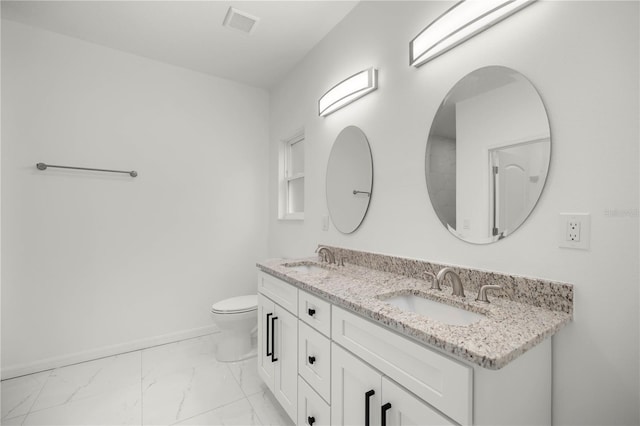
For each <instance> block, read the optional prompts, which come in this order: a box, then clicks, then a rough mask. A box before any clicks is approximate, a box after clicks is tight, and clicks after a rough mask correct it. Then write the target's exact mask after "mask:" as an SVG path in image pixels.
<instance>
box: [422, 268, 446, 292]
mask: <svg viewBox="0 0 640 426" xmlns="http://www.w3.org/2000/svg"><path fill="white" fill-rule="evenodd" d="M423 275H424V276H425V278H426V277H429V278H431V290H442V289H441V288H440V282H439V281H438V278H436V274H434V273H433V272H429V271H424V274H423Z"/></svg>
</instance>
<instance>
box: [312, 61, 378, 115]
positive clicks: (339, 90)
mask: <svg viewBox="0 0 640 426" xmlns="http://www.w3.org/2000/svg"><path fill="white" fill-rule="evenodd" d="M377 88H378V70H376V69H375V68H373V67H371V68H368V69H366V70H363V71H360V72H358V73H356V74H354V75H352V76H351V77H349V78H347V79H345V80H343V81H341V82H340V83H338V84H336V85H335V86H333V87H332V88H331V89H329V90H328V91H327V92H326V93H325V94H324V95H322V97H321V98H320V99H319V100H318V115H320V116H323V117H324V116H327V115H329V114H331V113H332V112H334V111H336V110H339V109H340V108H342V107H343V106H345V105H348V104H350V103H351V102H353V101H355V100H356V99H358V98H361V97H363V96H364V95H366V94H367V93H370V92H373V91H374V90H376V89H377Z"/></svg>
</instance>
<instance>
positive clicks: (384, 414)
mask: <svg viewBox="0 0 640 426" xmlns="http://www.w3.org/2000/svg"><path fill="white" fill-rule="evenodd" d="M389 409H391V403H390V402H387V403H386V404H384V405H383V406H382V409H381V411H380V425H381V426H387V411H388V410H389Z"/></svg>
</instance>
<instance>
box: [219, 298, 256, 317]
mask: <svg viewBox="0 0 640 426" xmlns="http://www.w3.org/2000/svg"><path fill="white" fill-rule="evenodd" d="M256 309H258V296H257V295H255V294H252V295H249V296H238V297H231V298H229V299H224V300H221V301H219V302H217V303H214V304H213V306H211V312H214V313H218V314H239V313H242V312H249V311H255V310H256Z"/></svg>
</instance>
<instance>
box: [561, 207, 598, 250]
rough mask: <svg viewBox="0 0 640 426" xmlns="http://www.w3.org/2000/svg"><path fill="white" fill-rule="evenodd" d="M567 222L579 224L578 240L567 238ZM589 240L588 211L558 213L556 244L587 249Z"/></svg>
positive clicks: (589, 216) (589, 218) (589, 215)
mask: <svg viewBox="0 0 640 426" xmlns="http://www.w3.org/2000/svg"><path fill="white" fill-rule="evenodd" d="M569 222H578V223H579V224H580V228H579V229H580V241H570V240H569V239H568V232H567V228H568V226H569ZM590 242H591V214H590V213H560V218H559V220H558V246H559V247H564V248H572V249H580V250H589V247H590Z"/></svg>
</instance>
